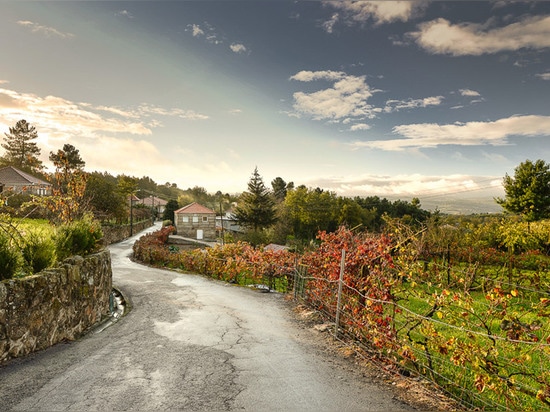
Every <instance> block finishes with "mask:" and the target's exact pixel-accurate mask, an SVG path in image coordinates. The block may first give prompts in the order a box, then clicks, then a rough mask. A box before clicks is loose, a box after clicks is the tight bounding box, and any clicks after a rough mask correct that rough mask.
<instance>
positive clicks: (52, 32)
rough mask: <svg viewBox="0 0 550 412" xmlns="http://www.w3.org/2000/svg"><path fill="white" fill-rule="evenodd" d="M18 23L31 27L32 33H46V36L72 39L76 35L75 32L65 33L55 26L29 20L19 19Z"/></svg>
mask: <svg viewBox="0 0 550 412" xmlns="http://www.w3.org/2000/svg"><path fill="white" fill-rule="evenodd" d="M17 24H19V25H20V26H23V27H26V28H28V29H30V30H31V32H32V33H39V34H44V35H45V36H46V37H60V38H62V39H70V38H72V37H74V34H72V33H64V32H61V31H59V30H57V29H54V28H53V27H47V26H41V25H40V24H38V23H33V22H32V21H28V20H19V21H18V22H17Z"/></svg>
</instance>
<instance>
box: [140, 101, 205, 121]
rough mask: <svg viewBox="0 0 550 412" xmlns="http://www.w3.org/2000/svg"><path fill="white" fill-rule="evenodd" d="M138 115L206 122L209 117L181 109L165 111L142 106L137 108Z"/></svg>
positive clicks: (155, 107) (145, 105)
mask: <svg viewBox="0 0 550 412" xmlns="http://www.w3.org/2000/svg"><path fill="white" fill-rule="evenodd" d="M138 113H139V114H141V115H152V114H158V115H161V116H174V117H179V118H181V119H187V120H206V119H208V118H209V117H208V116H207V115H205V114H201V113H197V112H195V111H194V110H183V109H177V108H172V109H165V108H164V107H159V106H153V105H147V104H142V105H140V106H139V108H138Z"/></svg>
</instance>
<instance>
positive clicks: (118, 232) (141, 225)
mask: <svg viewBox="0 0 550 412" xmlns="http://www.w3.org/2000/svg"><path fill="white" fill-rule="evenodd" d="M151 226H153V222H152V221H151V219H147V220H142V221H141V222H137V223H134V224H133V225H132V232H133V235H135V234H136V233H139V232H141V231H142V230H145V229H147V228H148V227H151ZM101 230H103V243H104V245H105V246H108V245H110V244H113V243H117V242H120V241H122V240H124V239H128V238H129V237H130V225H124V226H102V227H101Z"/></svg>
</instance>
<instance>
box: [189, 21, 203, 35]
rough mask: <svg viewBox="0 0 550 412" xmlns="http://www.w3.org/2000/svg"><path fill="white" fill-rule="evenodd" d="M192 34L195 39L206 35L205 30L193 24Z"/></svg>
mask: <svg viewBox="0 0 550 412" xmlns="http://www.w3.org/2000/svg"><path fill="white" fill-rule="evenodd" d="M190 26H191V33H192V34H193V37H199V36H203V35H204V30H203V29H201V27H200V26H199V25H198V24H191V25H190Z"/></svg>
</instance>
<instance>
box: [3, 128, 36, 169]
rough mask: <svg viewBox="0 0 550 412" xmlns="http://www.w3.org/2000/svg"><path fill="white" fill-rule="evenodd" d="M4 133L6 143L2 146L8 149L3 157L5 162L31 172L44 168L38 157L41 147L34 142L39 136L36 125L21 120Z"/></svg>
mask: <svg viewBox="0 0 550 412" xmlns="http://www.w3.org/2000/svg"><path fill="white" fill-rule="evenodd" d="M4 134H5V135H6V137H5V138H4V141H5V143H3V144H2V147H3V148H4V149H6V153H5V154H4V156H3V157H2V161H3V163H4V164H6V165H10V166H15V167H17V168H19V169H22V170H25V171H28V172H31V173H37V172H40V171H41V170H42V169H43V168H44V166H43V165H42V161H41V160H40V159H39V158H38V156H39V155H40V148H39V147H38V146H37V144H36V142H33V140H34V139H36V138H37V137H38V133H37V131H36V129H35V127H34V126H31V125H30V124H29V123H27V121H26V120H19V121H18V122H17V123H16V124H15V127H10V132H9V133H4Z"/></svg>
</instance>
